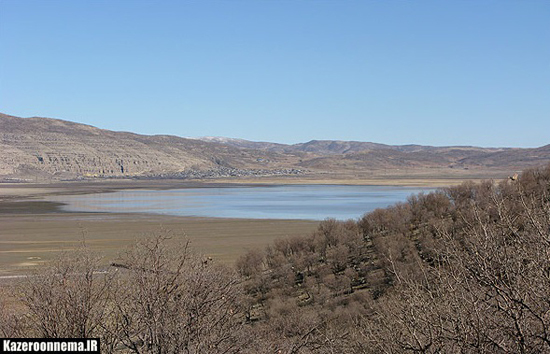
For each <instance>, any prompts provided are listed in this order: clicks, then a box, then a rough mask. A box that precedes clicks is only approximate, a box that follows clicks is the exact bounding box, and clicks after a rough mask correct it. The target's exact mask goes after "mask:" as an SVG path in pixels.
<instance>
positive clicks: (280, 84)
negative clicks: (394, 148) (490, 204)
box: [0, 0, 550, 147]
mask: <svg viewBox="0 0 550 354" xmlns="http://www.w3.org/2000/svg"><path fill="white" fill-rule="evenodd" d="M0 112H3V113H6V114H11V115H15V116H22V117H29V116H43V117H53V118H61V119H66V120H70V121H76V122H80V123H86V124H90V125H94V126H97V127H100V128H105V129H111V130H124V131H132V132H136V133H141V134H174V135H179V136H227V137H238V138H244V139H249V140H262V141H275V142H283V143H296V142H305V141H308V140H311V139H339V140H360V141H373V142H379V143H388V144H409V143H417V144H427V145H478V146H522V147H534V146H542V145H546V144H550V1H547V0H539V1H536V0H533V1H519V0H516V1H506V0H493V1H490V0H487V1H485V0H480V1H477V0H460V1H451V0H446V1H441V0H433V1H425V0H419V1H382V0H380V1H369V0H353V1H351V0H350V1H347V0H318V1H313V0H288V1H285V0H254V1H253V0H248V1H244V0H224V1H209V0H204V1H203V0H201V1H199V0H195V1H184V0H177V1H166V0H164V1H163V0H161V1H153V0H148V1H145V0H67V1H59V0H37V1H30V0H0ZM0 132H1V127H0Z"/></svg>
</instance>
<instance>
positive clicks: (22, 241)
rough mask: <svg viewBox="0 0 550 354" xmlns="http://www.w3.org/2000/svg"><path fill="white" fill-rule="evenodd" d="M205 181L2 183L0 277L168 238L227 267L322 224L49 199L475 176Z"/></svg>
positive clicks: (440, 182)
mask: <svg viewBox="0 0 550 354" xmlns="http://www.w3.org/2000/svg"><path fill="white" fill-rule="evenodd" d="M303 177H304V176H301V177H299V178H253V179H243V178H236V179H223V180H208V181H204V180H201V181H196V180H195V181H182V180H131V179H129V180H107V181H105V180H99V181H98V180H96V181H77V182H64V181H57V182H52V183H0V225H1V227H0V276H5V275H10V276H11V275H17V274H25V273H28V272H29V271H31V270H32V269H36V268H37V267H39V266H40V265H42V264H44V263H45V262H49V261H51V260H52V259H53V258H54V255H55V254H58V253H59V252H60V251H62V250H69V249H72V248H74V247H75V246H76V245H78V244H79V243H80V242H81V241H82V240H83V239H86V242H87V244H88V245H89V246H90V248H91V249H93V250H96V251H99V252H100V254H102V255H103V256H104V259H105V262H106V264H108V263H109V262H110V261H112V260H114V259H116V255H117V254H118V253H119V252H121V251H123V250H124V249H125V248H127V247H128V246H130V245H132V244H133V243H135V242H136V241H137V240H139V239H140V238H143V237H145V236H146V235H151V234H153V233H155V232H157V233H158V232H162V231H160V230H172V231H171V232H174V233H175V234H176V235H178V237H187V238H188V239H189V240H190V241H191V247H192V248H193V249H194V250H195V251H196V252H197V253H199V254H203V255H205V256H208V257H212V258H213V259H214V260H216V261H219V262H221V263H224V264H228V265H230V264H233V263H234V262H235V260H236V259H238V257H239V256H240V255H242V254H244V253H245V252H246V251H247V250H249V249H264V248H265V247H266V246H267V245H269V244H271V243H272V242H273V241H275V240H276V239H278V238H286V237H295V236H303V235H307V234H309V233H312V232H314V231H315V230H316V229H317V227H318V225H319V223H320V221H314V220H284V219H251V218H247V219H240V218H218V217H195V216H171V215H163V214H153V213H117V212H114V213H105V212H73V211H66V210H62V208H61V206H62V205H64V204H63V203H59V202H53V201H48V200H44V198H45V197H47V196H52V195H79V194H93V193H108V192H115V191H120V190H132V189H133V190H147V189H149V190H170V189H188V188H232V187H258V186H264V187H271V186H281V185H297V184H305V185H307V184H316V185H322V184H325V185H376V186H402V187H435V188H440V187H445V186H450V185H456V184H460V183H462V182H464V181H466V180H470V181H473V180H480V179H482V178H477V177H480V176H468V177H466V176H460V177H459V176H432V177H426V176H418V175H416V176H397V175H394V176H391V177H390V176H376V177H373V178H369V179H367V178H358V177H357V176H342V175H338V176H336V175H333V176H319V175H317V176H310V178H303Z"/></svg>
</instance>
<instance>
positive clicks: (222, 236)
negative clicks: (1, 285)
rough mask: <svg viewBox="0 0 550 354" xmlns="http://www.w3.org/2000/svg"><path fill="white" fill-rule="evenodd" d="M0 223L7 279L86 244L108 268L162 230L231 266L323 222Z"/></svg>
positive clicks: (80, 219) (41, 219) (87, 218)
mask: <svg viewBox="0 0 550 354" xmlns="http://www.w3.org/2000/svg"><path fill="white" fill-rule="evenodd" d="M0 225H2V227H1V228H0V275H6V274H14V273H22V272H24V270H26V269H28V268H29V267H33V266H37V265H40V264H42V263H44V262H46V261H48V260H50V259H51V258H52V257H54V255H55V254H57V253H58V252H59V251H61V250H70V249H72V248H74V247H77V246H78V245H79V243H80V242H81V241H82V240H85V241H86V244H87V245H88V246H90V247H91V248H92V249H95V250H98V251H101V253H102V254H104V255H105V263H106V264H108V263H109V262H111V261H113V260H114V259H115V258H116V256H117V254H118V253H119V252H121V251H123V250H124V248H126V247H128V246H130V245H131V244H133V243H134V242H135V241H136V240H137V239H139V238H142V237H146V236H147V235H151V233H153V232H159V231H160V230H162V229H166V230H171V231H172V232H173V233H174V237H187V238H188V239H189V241H190V244H191V247H192V248H193V249H194V250H195V251H196V252H199V253H201V254H205V255H206V256H210V257H212V258H213V259H215V260H217V261H219V262H224V263H231V262H233V261H234V260H235V259H236V258H237V257H238V256H239V255H241V254H243V253H244V252H246V250H248V249H253V248H256V247H259V248H263V247H265V246H266V245H267V244H269V243H270V242H272V241H273V240H274V239H276V238H279V237H286V236H294V235H303V234H307V233H309V232H312V231H313V230H315V228H316V227H317V225H318V222H315V221H305V220H304V221H302V220H252V219H222V218H196V217H175V216H162V215H147V214H141V215H136V214H132V215H129V214H103V213H97V214H84V213H52V214H35V215H2V216H0Z"/></svg>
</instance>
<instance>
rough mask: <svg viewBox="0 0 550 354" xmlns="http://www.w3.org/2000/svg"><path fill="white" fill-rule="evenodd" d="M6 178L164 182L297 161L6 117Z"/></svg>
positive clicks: (0, 127)
mask: <svg viewBox="0 0 550 354" xmlns="http://www.w3.org/2000/svg"><path fill="white" fill-rule="evenodd" d="M0 149H1V150H0V151H1V153H0V176H3V177H4V178H6V177H11V178H40V177H41V178H78V177H119V176H162V175H172V174H176V173H181V172H182V171H211V170H220V169H279V168H281V167H284V166H285V165H286V166H292V165H294V164H295V163H296V162H297V159H296V158H293V156H291V155H284V156H282V155H280V154H277V153H271V152H264V151H259V150H258V151H257V150H243V149H237V148H233V147H229V146H225V145H221V144H216V143H207V142H202V141H198V140H192V139H185V138H180V137H176V136H168V135H156V136H146V135H138V134H133V133H127V132H114V131H109V130H103V129H98V128H95V127H92V126H88V125H84V124H77V123H73V122H68V121H63V120H58V119H50V118H18V117H13V116H8V115H5V114H1V115H0Z"/></svg>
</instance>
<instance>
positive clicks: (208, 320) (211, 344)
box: [115, 233, 245, 353]
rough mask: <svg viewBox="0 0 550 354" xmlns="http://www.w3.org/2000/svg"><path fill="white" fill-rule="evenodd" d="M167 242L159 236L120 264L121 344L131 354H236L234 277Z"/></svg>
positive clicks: (239, 321) (239, 318) (239, 339)
mask: <svg viewBox="0 0 550 354" xmlns="http://www.w3.org/2000/svg"><path fill="white" fill-rule="evenodd" d="M170 238H171V235H167V234H166V233H160V234H159V235H156V236H155V237H152V238H150V239H147V240H145V241H143V242H140V243H139V244H138V245H136V247H134V248H133V249H131V250H130V251H128V252H127V253H126V254H125V255H124V256H123V257H122V259H121V260H120V266H122V267H123V273H124V274H123V276H121V277H120V278H119V279H120V283H119V286H118V289H119V290H118V291H117V294H116V299H115V303H116V309H117V315H116V320H117V323H119V325H120V328H119V333H118V335H119V339H120V341H121V343H123V345H124V346H125V347H126V348H127V349H129V350H130V351H132V352H134V353H236V352H239V351H240V348H241V347H242V346H243V344H244V342H245V339H244V336H243V333H242V331H241V328H242V326H243V322H244V316H243V315H242V312H241V308H240V305H239V300H240V286H239V282H238V280H237V277H236V276H235V274H234V273H233V272H232V271H231V270H229V269H228V268H225V267H222V266H218V265H216V264H213V263H212V262H210V261H208V260H203V259H201V258H200V257H197V256H195V255H193V254H192V253H191V252H190V251H189V249H188V244H187V243H185V242H183V243H182V242H180V243H179V244H176V245H175V244H174V242H169V241H170ZM172 241H173V240H172Z"/></svg>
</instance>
